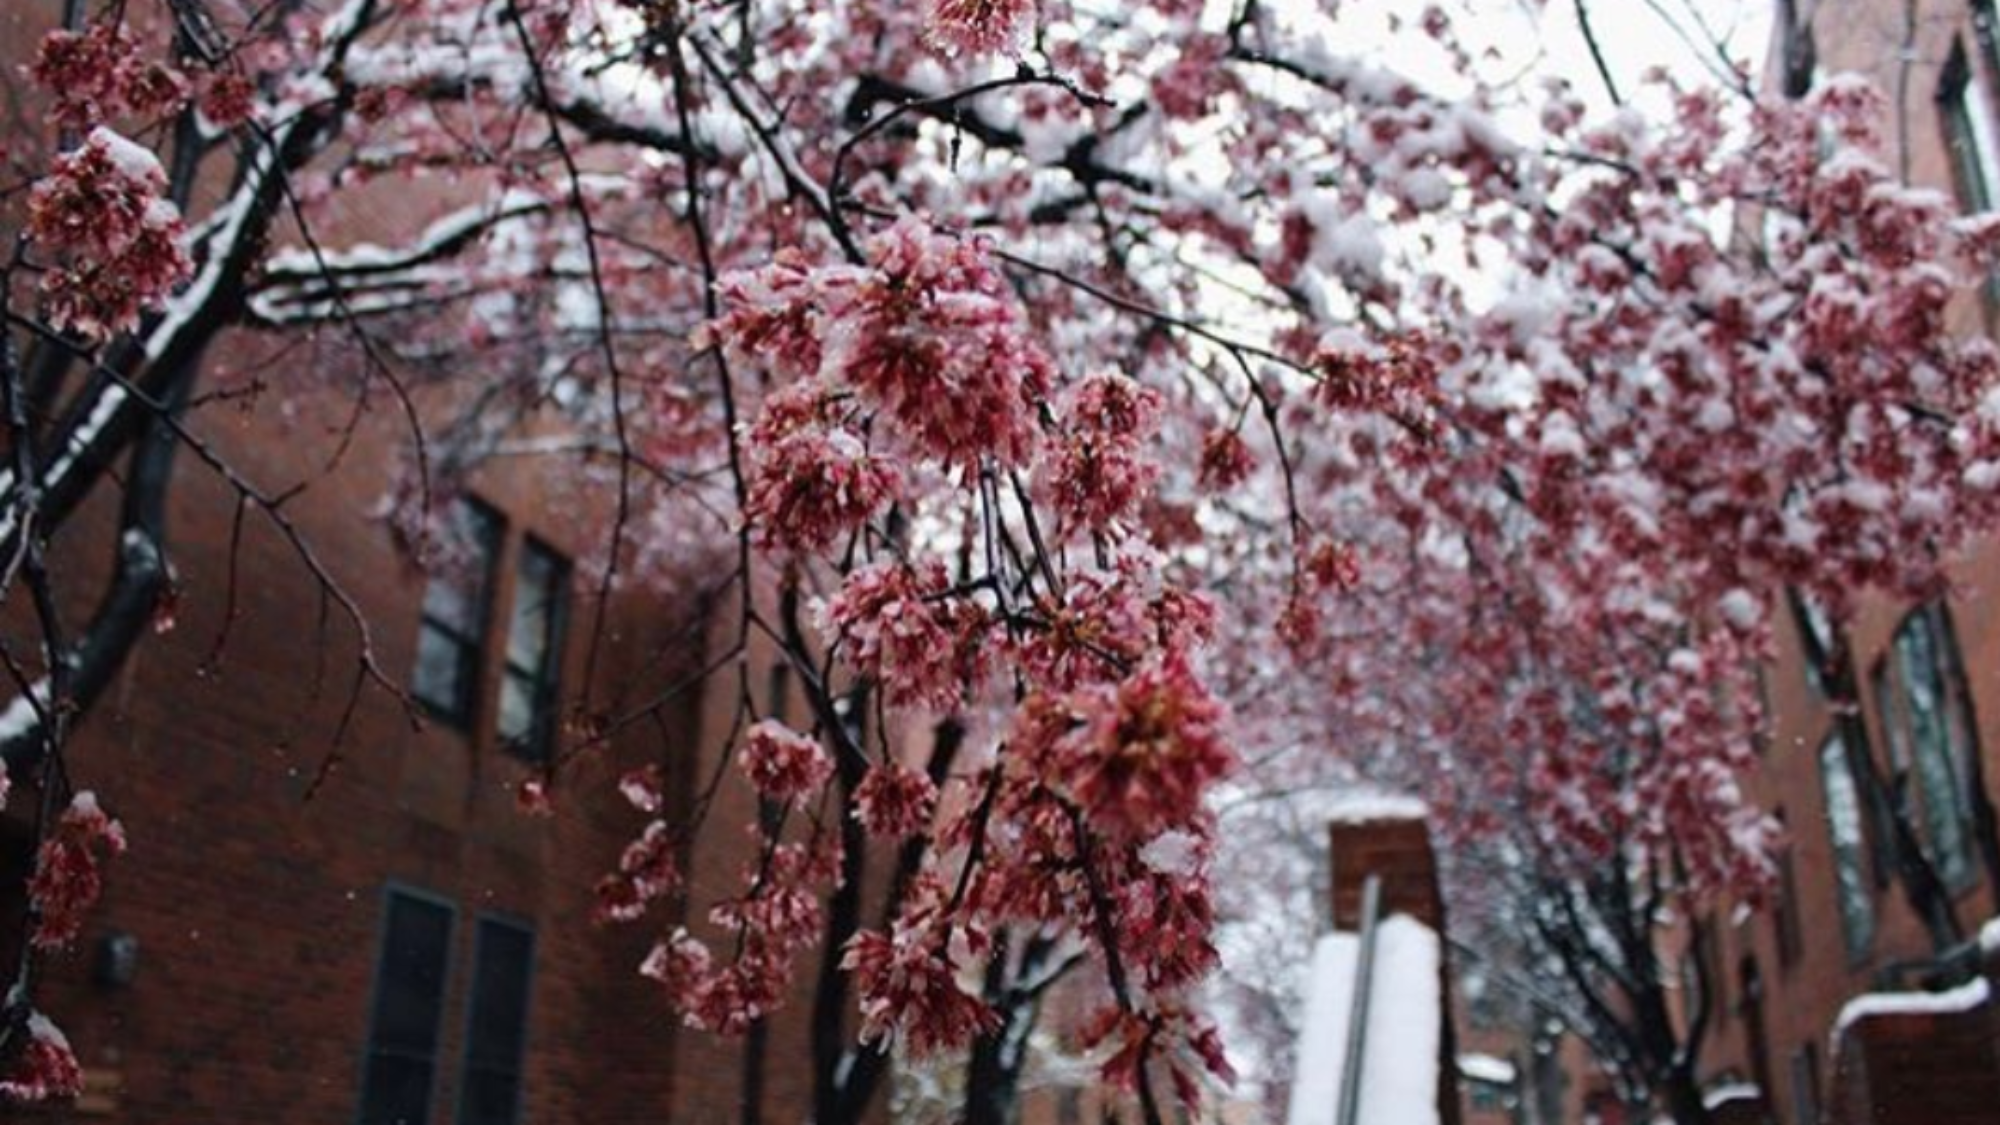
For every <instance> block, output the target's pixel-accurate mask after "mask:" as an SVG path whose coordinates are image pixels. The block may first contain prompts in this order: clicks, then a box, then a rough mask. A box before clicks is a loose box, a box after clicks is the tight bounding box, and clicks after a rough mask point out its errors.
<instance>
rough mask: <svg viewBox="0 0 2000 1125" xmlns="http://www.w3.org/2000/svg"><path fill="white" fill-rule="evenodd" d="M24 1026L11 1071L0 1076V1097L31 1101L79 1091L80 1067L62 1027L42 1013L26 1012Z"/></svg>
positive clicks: (63, 1095) (58, 1096)
mask: <svg viewBox="0 0 2000 1125" xmlns="http://www.w3.org/2000/svg"><path fill="white" fill-rule="evenodd" d="M23 1030H25V1031H26V1032H27V1041H26V1042H25V1043H24V1044H22V1045H21V1047H20V1053H19V1054H18V1055H16V1056H15V1058H14V1066H13V1070H12V1072H11V1073H9V1074H8V1075H7V1076H6V1077H4V1078H0V1100H5V1101H9V1102H28V1103H34V1102H46V1101H59V1100H62V1099H64V1098H73V1097H76V1096H77V1095H78V1094H81V1093H82V1092H83V1068H82V1067H81V1066H80V1065H78V1063H77V1061H76V1052H75V1051H73V1050H71V1049H70V1045H69V1039H68V1038H67V1037H66V1036H64V1035H63V1033H62V1029H61V1028H59V1027H57V1026H56V1025H55V1022H54V1021H53V1020H51V1019H49V1017H47V1016H45V1015H43V1014H42V1013H40V1012H29V1013H28V1015H27V1019H26V1021H25V1023H24V1025H23Z"/></svg>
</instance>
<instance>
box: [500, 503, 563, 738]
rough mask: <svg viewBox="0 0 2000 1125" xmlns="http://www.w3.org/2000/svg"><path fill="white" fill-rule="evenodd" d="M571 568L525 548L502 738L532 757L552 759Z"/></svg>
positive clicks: (511, 627)
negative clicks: (550, 753)
mask: <svg viewBox="0 0 2000 1125" xmlns="http://www.w3.org/2000/svg"><path fill="white" fill-rule="evenodd" d="M568 592H569V564H568V563H567V562H565V561H564V560H563V559H562V557H561V556H560V555H557V554H556V553H555V552H553V551H550V550H549V549H548V548H546V547H544V546H542V545H541V544H539V543H535V542H533V541H530V542H528V543H527V544H525V545H524V546H523V547H522V549H521V562H520V566H519V572H518V573H517V574H516V576H515V583H514V612H513V616H512V619H511V620H510V621H509V622H508V623H507V674H506V677H505V679H504V681H503V682H502V683H501V685H500V737H501V739H502V740H503V741H504V742H506V743H507V745H509V746H510V747H512V748H513V749H514V750H516V751H517V752H519V753H521V754H522V755H523V756H525V757H528V758H532V759H541V758H544V757H547V756H548V754H549V752H550V750H551V746H550V743H551V742H552V737H551V736H552V735H553V734H554V732H555V709H556V707H557V680H558V678H559V673H560V671H561V667H562V637H563V616H564V613H565V611H566V608H567V606H566V601H567V595H568Z"/></svg>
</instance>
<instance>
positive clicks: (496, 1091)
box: [458, 1071, 521, 1125]
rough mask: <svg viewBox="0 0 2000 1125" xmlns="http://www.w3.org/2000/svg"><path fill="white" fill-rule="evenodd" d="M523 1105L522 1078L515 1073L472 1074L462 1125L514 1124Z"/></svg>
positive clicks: (475, 1072)
mask: <svg viewBox="0 0 2000 1125" xmlns="http://www.w3.org/2000/svg"><path fill="white" fill-rule="evenodd" d="M520 1104H521V1079H520V1078H519V1076H517V1075H513V1074H487V1073H483V1072H478V1071H473V1072H468V1073H467V1074H466V1076H465V1092H464V1094H463V1101H462V1102H461V1103H460V1105H461V1109H460V1110H459V1117H458V1119H459V1122H460V1125H513V1122H514V1121H515V1116H516V1109H517V1107H518V1106H519V1105H520Z"/></svg>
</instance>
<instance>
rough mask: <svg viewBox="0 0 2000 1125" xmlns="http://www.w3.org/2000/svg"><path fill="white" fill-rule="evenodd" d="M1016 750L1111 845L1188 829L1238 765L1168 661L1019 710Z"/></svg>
mask: <svg viewBox="0 0 2000 1125" xmlns="http://www.w3.org/2000/svg"><path fill="white" fill-rule="evenodd" d="M1026 715H1027V716H1028V721H1027V722H1026V723H1025V724H1024V725H1023V726H1022V727H1021V728H1020V729H1018V730H1017V732H1016V736H1015V737H1016V743H1017V745H1016V747H1015V749H1016V751H1017V752H1018V753H1020V754H1022V755H1024V757H1025V758H1026V760H1028V761H1031V762H1033V763H1035V768H1036V770H1037V771H1038V772H1039V773H1041V774H1042V775H1043V776H1045V777H1047V778H1050V779H1056V780H1054V782H1053V784H1054V785H1055V786H1056V787H1057V788H1058V790H1059V791H1060V792H1063V793H1065V794H1066V795H1067V796H1068V797H1069V798H1071V799H1072V800H1074V801H1075V802H1076V803H1077V805H1078V806H1079V807H1081V808H1082V809H1083V810H1084V812H1085V813H1086V814H1087V815H1088V817H1089V819H1090V823H1091V825H1092V826H1093V827H1094V828H1095V829H1097V830H1098V831H1101V832H1102V833H1104V834H1105V835H1106V836H1108V837H1110V838H1112V839H1118V840H1140V841H1143V840H1146V839H1150V838H1152V837H1153V836H1155V835H1157V834H1159V833H1161V832H1164V831H1168V830H1170V829H1174V828H1178V827H1181V826H1184V825H1186V824H1189V823H1191V822H1192V821H1193V820H1194V819H1195V818H1196V815H1197V814H1198V813H1199V812H1200V811H1201V803H1202V798H1203V797H1204V796H1205V795H1206V794H1207V792H1208V790H1209V787H1210V786H1212V785H1213V784H1214V783H1215V782H1216V781H1218V780H1220V779H1221V778H1222V777H1224V776H1225V775H1226V774H1228V772H1229V771H1230V769H1231V767H1232V766H1234V764H1235V761H1236V756H1235V753H1234V752H1233V751H1232V750H1231V749H1230V747H1229V745H1228V743H1227V741H1226V740H1225V738H1224V734H1223V725H1222V724H1223V708H1222V705H1221V704H1220V703H1218V702H1217V701H1216V700H1215V699H1214V697H1213V696H1211V695H1210V694H1209V693H1208V690H1207V688H1206V687H1204V686H1203V685H1202V683H1201V681H1200V680H1199V679H1197V678H1196V676H1195V674H1194V672H1193V670H1192V669H1191V668H1190V667H1189V666H1188V662H1187V659H1186V658H1185V657H1184V656H1181V655H1179V654H1172V655H1169V656H1167V657H1165V658H1163V659H1160V660H1158V661H1155V662H1152V663H1149V664H1147V665H1145V666H1143V667H1141V668H1139V669H1138V670H1137V671H1135V672H1133V673H1132V674H1131V675H1130V676H1128V677H1126V678H1125V679H1124V680H1122V681H1120V682H1119V683H1117V684H1115V685H1112V684H1097V685H1092V686H1090V687H1087V688H1084V689H1081V690H1079V691H1076V692H1072V693H1070V694H1068V695H1067V696H1064V697H1062V698H1061V699H1060V700H1057V701H1051V703H1050V704H1049V705H1048V706H1046V707H1042V708H1040V709H1036V710H1030V711H1028V712H1026Z"/></svg>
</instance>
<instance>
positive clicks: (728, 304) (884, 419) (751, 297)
mask: <svg viewBox="0 0 2000 1125" xmlns="http://www.w3.org/2000/svg"><path fill="white" fill-rule="evenodd" d="M866 250H867V256H868V259H869V261H870V263H871V265H870V266H869V267H868V268H858V267H852V266H827V267H821V268H813V267H809V266H807V265H805V264H804V262H803V261H802V260H801V259H800V258H799V256H798V255H796V254H788V255H784V256H781V257H780V258H779V259H778V260H777V261H776V262H774V263H773V264H771V265H770V266H767V267H765V268H763V269H760V270H752V271H748V272H746V273H742V274H734V275H731V276H730V277H728V278H725V279H724V280H723V282H722V283H721V285H720V289H721V292H722V296H723V300H724V304H725V309H726V311H725V313H724V315H723V316H722V317H721V318H720V319H719V320H717V321H716V322H715V323H714V324H713V325H711V326H710V330H709V335H710V337H711V338H712V339H713V340H715V341H716V342H718V343H720V344H722V345H723V346H725V347H727V348H728V349H729V350H730V351H731V352H732V353H733V354H735V355H737V356H738V357H740V358H742V359H745V360H747V361H749V362H751V363H755V364H759V365H762V366H765V367H767V368H769V369H770V370H772V371H773V372H774V373H776V374H780V375H783V376H788V377H790V378H791V379H793V380H795V381H796V382H795V383H794V385H792V386H789V387H787V388H785V389H783V390H781V391H779V392H778V393H776V394H774V395H772V396H771V398H770V399H768V400H767V401H766V403H765V406H764V411H763V414H762V416H761V417H760V418H759V419H758V421H757V422H756V423H755V425H754V426H753V427H752V429H751V431H750V432H749V435H748V437H749V442H748V444H749V446H750V449H751V456H752V458H753V462H754V463H753V468H752V474H751V490H752V496H751V501H750V510H749V512H748V513H746V514H747V515H748V517H749V519H750V520H751V523H752V525H753V527H754V528H755V529H756V531H757V534H758V536H759V537H760V538H761V539H762V540H763V541H765V542H766V543H775V544H781V545H786V546H791V547H796V548H817V547H823V546H826V545H827V544H829V543H831V542H833V541H834V539H835V538H836V537H838V536H839V535H840V534H841V533H842V532H845V531H849V530H852V529H853V528H855V527H857V526H858V525H859V524H860V523H861V522H862V521H863V520H865V519H866V518H867V517H868V516H869V515H870V514H871V513H872V512H873V511H875V510H876V509H877V508H878V507H879V506H880V505H881V503H882V502H883V501H884V500H885V499H887V498H888V496H889V495H890V493H891V492H892V491H893V488H894V484H895V480H896V475H895V466H894V463H893V460H892V459H891V458H890V457H889V456H888V455H886V454H883V453H880V452H875V451H872V450H871V449H870V447H869V443H868V441H867V440H866V439H864V437H863V436H862V435H863V433H864V432H866V431H867V429H868V428H869V425H870V423H871V422H874V423H876V426H875V428H876V430H877V432H879V433H882V434H885V435H888V437H889V438H890V439H892V440H894V441H896V442H898V443H899V444H900V446H901V452H902V453H903V454H904V455H907V456H916V457H922V458H930V459H934V460H936V461H938V462H940V463H942V464H944V465H946V466H964V465H970V464H973V463H975V462H976V461H977V460H978V459H979V458H980V457H982V456H984V457H992V458H995V459H996V460H998V461H1000V462H1003V463H1007V464H1019V463H1021V462H1024V461H1025V460H1026V459H1027V457H1028V456H1029V454H1030V453H1031V452H1032V451H1033V449H1034V447H1035V444H1036V440H1037V428H1036V425H1037V423H1036V412H1037V409H1038V407H1039V405H1040V404H1041V403H1043V402H1044V401H1045V400H1046V398H1047V397H1048V395H1049V393H1050V389H1051V386H1052V384H1053V382H1054V376H1055V367H1054V364H1053V363H1052V362H1051V361H1050V359H1049V358H1048V356H1047V354H1046V353H1044V352H1043V351H1042V349H1041V347H1040V346H1039V345H1038V344H1037V343H1035V341H1034V340H1033V339H1032V338H1031V337H1030V335H1029V334H1028V332H1027V328H1026V325H1025V324H1024V323H1023V321H1022V318H1021V315H1020V312H1019V310H1018V309H1017V308H1016V304H1015V300H1014V297H1013V295H1012V292H1011V291H1010V290H1009V288H1008V286H1007V282H1006V279H1005V278H1004V277H1003V276H1002V275H1001V274H1000V272H999V271H998V270H997V269H995V268H994V266H993V264H992V262H991V261H990V258H989V255H988V252H987V248H986V246H985V244H984V243H983V242H982V241H980V240H978V239H973V238H964V239H961V238H954V237H951V236H949V235H945V234H940V233H938V232H936V231H934V230H932V229H930V228H929V226H927V225H926V224H924V223H923V222H921V221H920V220H917V219H906V220H904V221H902V222H900V223H898V224H897V225H895V226H894V227H891V228H890V229H889V230H887V231H885V232H883V233H882V234H880V235H878V236H876V237H875V238H873V239H871V240H869V242H868V243H867V247H866ZM857 399H858V402H857V401H856V400H857Z"/></svg>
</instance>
